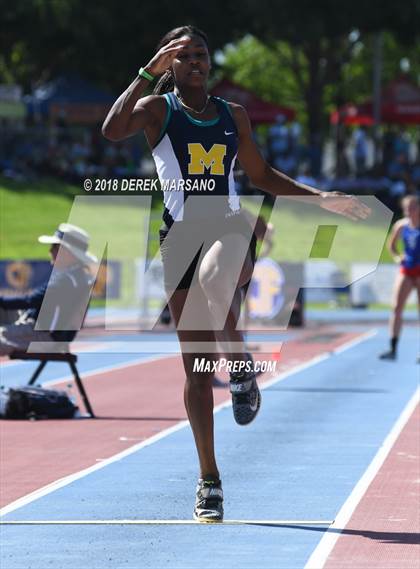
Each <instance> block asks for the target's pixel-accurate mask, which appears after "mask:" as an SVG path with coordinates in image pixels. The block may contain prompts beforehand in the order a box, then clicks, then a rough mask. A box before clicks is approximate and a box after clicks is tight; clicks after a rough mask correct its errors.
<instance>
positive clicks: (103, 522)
mask: <svg viewBox="0 0 420 569" xmlns="http://www.w3.org/2000/svg"><path fill="white" fill-rule="evenodd" d="M333 521H334V520H223V522H199V521H198V520H13V521H4V522H0V526H70V525H72V526H79V525H86V526H96V525H98V526H99V525H124V526H126V525H127V526H128V525H142V526H144V525H190V524H198V525H200V526H205V525H207V526H208V525H209V524H215V523H217V524H218V525H247V524H249V525H259V526H265V525H270V526H330V525H331V524H332V523H333Z"/></svg>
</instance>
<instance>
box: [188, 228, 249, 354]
mask: <svg viewBox="0 0 420 569" xmlns="http://www.w3.org/2000/svg"><path fill="white" fill-rule="evenodd" d="M248 248H249V242H248V240H247V239H246V237H244V236H243V235H240V234H235V235H226V236H224V237H222V238H221V239H219V240H218V241H216V243H214V245H213V246H212V247H211V248H210V249H209V251H208V252H207V253H206V255H205V256H204V258H203V261H202V263H201V266H200V272H199V279H200V285H201V287H202V289H203V291H204V294H205V296H206V297H207V300H208V307H209V312H210V314H211V317H212V322H213V324H214V328H213V329H214V330H215V334H216V337H217V339H218V340H219V343H220V344H221V346H222V350H223V352H224V353H225V354H226V355H227V356H228V357H230V358H232V359H235V358H236V359H239V360H244V359H245V358H246V356H245V354H244V338H243V334H242V331H241V330H239V329H237V323H238V320H239V315H240V310H241V301H242V298H241V291H240V287H241V286H243V285H244V284H245V283H246V282H248V280H249V279H250V278H251V275H252V269H253V266H252V261H251V257H250V254H249V252H248ZM243 259H245V261H243Z"/></svg>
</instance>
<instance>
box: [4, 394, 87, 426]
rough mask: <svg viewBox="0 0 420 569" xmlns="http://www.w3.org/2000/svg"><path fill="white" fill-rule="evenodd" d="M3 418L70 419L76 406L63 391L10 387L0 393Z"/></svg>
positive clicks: (76, 408)
mask: <svg viewBox="0 0 420 569" xmlns="http://www.w3.org/2000/svg"><path fill="white" fill-rule="evenodd" d="M0 398H1V405H0V408H1V410H0V416H2V417H3V418H5V419H71V418H72V417H74V415H75V413H76V411H77V410H78V407H77V406H76V405H75V404H74V403H73V402H72V400H71V399H70V397H69V396H68V394H67V393H66V392H65V391H58V390H55V389H43V388H42V387H19V388H16V389H15V388H11V389H9V390H8V391H3V392H2V393H1V394H0Z"/></svg>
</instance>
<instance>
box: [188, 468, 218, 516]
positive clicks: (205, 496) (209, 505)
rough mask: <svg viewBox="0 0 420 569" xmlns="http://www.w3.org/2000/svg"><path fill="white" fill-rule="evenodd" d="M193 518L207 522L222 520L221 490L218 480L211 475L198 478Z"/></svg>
mask: <svg viewBox="0 0 420 569" xmlns="http://www.w3.org/2000/svg"><path fill="white" fill-rule="evenodd" d="M194 519H195V520H198V521H199V522H207V523H209V522H210V523H211V522H221V521H223V490H222V483H221V481H220V480H216V479H214V478H213V477H209V478H207V477H206V478H204V479H203V478H200V479H199V480H198V483H197V490H196V498H195V506H194Z"/></svg>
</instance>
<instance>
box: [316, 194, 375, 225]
mask: <svg viewBox="0 0 420 569" xmlns="http://www.w3.org/2000/svg"><path fill="white" fill-rule="evenodd" d="M320 205H321V207H322V208H323V209H326V210H328V211H332V212H333V213H338V214H340V215H344V216H345V217H348V218H349V219H352V220H353V221H358V220H359V219H367V218H368V217H369V215H370V213H371V209H370V208H369V207H368V206H367V205H365V204H364V203H362V202H361V201H360V200H358V199H357V198H356V197H354V196H349V195H347V194H343V193H342V192H322V193H321V204H320Z"/></svg>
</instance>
